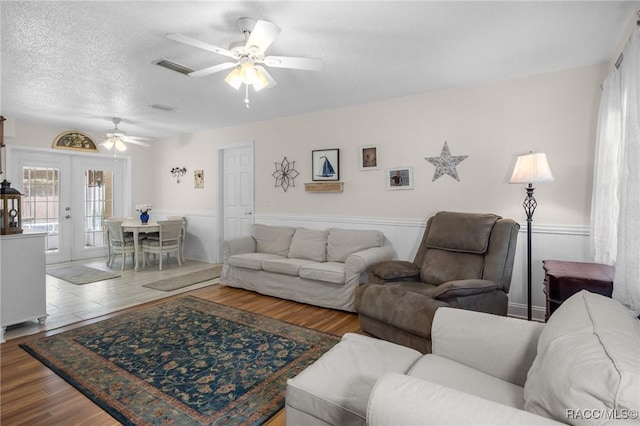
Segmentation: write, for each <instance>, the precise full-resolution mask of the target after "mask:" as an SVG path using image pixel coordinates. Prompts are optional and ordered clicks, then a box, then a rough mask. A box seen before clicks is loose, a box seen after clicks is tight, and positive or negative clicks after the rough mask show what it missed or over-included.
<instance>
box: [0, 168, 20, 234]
mask: <svg viewBox="0 0 640 426" xmlns="http://www.w3.org/2000/svg"><path fill="white" fill-rule="evenodd" d="M0 186H1V188H0V219H2V222H0V234H2V235H7V234H22V208H21V205H22V203H21V201H20V197H21V196H22V194H20V192H19V191H18V190H17V189H15V188H11V182H7V180H6V179H5V180H3V181H2V183H1V184H0Z"/></svg>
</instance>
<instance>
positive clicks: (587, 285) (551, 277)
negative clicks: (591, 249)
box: [542, 260, 614, 321]
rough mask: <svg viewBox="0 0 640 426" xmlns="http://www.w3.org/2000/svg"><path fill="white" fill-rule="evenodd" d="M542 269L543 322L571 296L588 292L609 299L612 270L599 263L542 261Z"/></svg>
mask: <svg viewBox="0 0 640 426" xmlns="http://www.w3.org/2000/svg"><path fill="white" fill-rule="evenodd" d="M542 264H543V268H544V273H545V274H544V293H545V294H546V296H547V313H546V316H545V321H546V320H548V319H549V317H550V316H551V314H552V313H553V312H554V311H555V310H556V309H558V306H560V305H561V304H562V302H564V301H565V300H567V299H568V298H569V297H571V296H572V295H573V294H575V293H577V292H579V291H581V290H588V291H590V292H592V293H598V294H602V295H603V296H607V297H611V293H613V276H614V269H613V268H612V267H611V266H608V265H602V264H600V263H581V262H564V261H558V260H544V261H542Z"/></svg>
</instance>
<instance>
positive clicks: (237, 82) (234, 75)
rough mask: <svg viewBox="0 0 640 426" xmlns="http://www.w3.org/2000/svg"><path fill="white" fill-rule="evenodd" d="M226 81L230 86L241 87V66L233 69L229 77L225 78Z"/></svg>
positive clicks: (237, 88)
mask: <svg viewBox="0 0 640 426" xmlns="http://www.w3.org/2000/svg"><path fill="white" fill-rule="evenodd" d="M224 81H226V82H227V84H229V86H231V87H233V88H234V89H236V90H239V89H240V86H242V83H243V81H242V72H241V71H240V68H239V67H236V68H234V69H233V71H231V72H230V73H229V74H228V75H227V78H225V79H224Z"/></svg>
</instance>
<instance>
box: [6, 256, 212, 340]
mask: <svg viewBox="0 0 640 426" xmlns="http://www.w3.org/2000/svg"><path fill="white" fill-rule="evenodd" d="M119 262H120V259H117V260H116V262H115V263H114V265H113V268H109V267H108V266H107V265H106V259H92V260H87V261H81V262H73V263H75V264H82V265H85V266H89V267H92V268H96V269H102V270H105V271H111V272H118V273H119V274H121V276H120V277H118V278H112V279H109V280H104V281H97V282H94V283H90V284H83V285H77V284H72V283H69V282H67V281H63V280H61V279H58V278H55V277H52V276H49V275H47V276H46V280H47V282H46V286H47V315H48V316H47V320H46V321H45V323H44V324H38V321H31V322H25V323H22V324H17V325H12V326H9V327H7V330H6V332H5V339H6V340H9V339H12V338H15V337H20V336H25V335H29V334H35V333H38V332H40V331H45V330H53V329H55V328H58V327H62V326H65V325H69V324H73V323H76V322H78V321H82V320H86V319H90V318H95V317H98V316H100V315H105V314H108V313H111V312H115V311H118V310H121V309H125V308H129V307H131V306H135V305H139V304H142V303H145V302H149V301H152V300H157V299H162V298H164V297H168V296H172V295H174V294H178V293H183V292H185V291H190V290H195V289H198V288H201V287H205V286H207V285H210V284H212V283H217V282H218V279H217V278H216V279H214V280H210V281H205V282H202V283H198V284H193V285H191V286H188V287H184V288H181V289H178V290H173V291H160V290H154V289H150V288H146V287H142V286H143V285H144V284H147V283H151V282H154V281H158V280H160V279H163V278H170V277H172V276H178V275H182V274H185V273H187V272H194V271H199V270H201V269H206V268H208V267H210V266H211V264H209V263H204V262H197V261H193V260H187V261H186V262H183V264H182V266H178V264H177V263H176V261H175V259H174V258H172V259H171V261H170V263H169V264H168V265H167V264H166V263H165V265H163V270H162V271H159V270H158V266H157V265H155V266H149V267H147V268H145V269H142V268H141V269H140V270H138V271H137V272H136V271H134V270H133V267H132V266H131V265H130V264H129V263H127V265H126V267H125V270H124V271H120V268H121V263H119ZM57 266H61V265H49V267H57Z"/></svg>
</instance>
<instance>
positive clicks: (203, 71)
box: [187, 62, 238, 77]
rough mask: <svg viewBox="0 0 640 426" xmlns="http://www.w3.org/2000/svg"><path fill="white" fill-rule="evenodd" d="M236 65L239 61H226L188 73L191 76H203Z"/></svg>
mask: <svg viewBox="0 0 640 426" xmlns="http://www.w3.org/2000/svg"><path fill="white" fill-rule="evenodd" d="M236 65H238V63H237V62H224V63H222V64H218V65H214V66H212V67H208V68H203V69H201V70H198V71H193V72H190V73H189V74H187V75H188V76H189V77H202V76H205V75H209V74H213V73H216V72H220V71H224V70H228V69H229V68H233V67H235V66H236Z"/></svg>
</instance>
